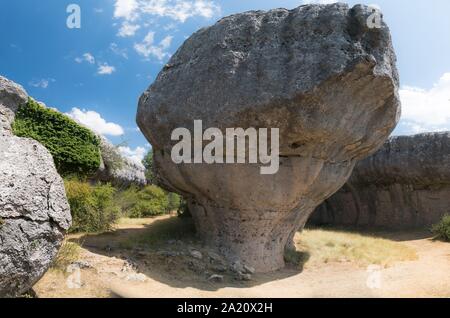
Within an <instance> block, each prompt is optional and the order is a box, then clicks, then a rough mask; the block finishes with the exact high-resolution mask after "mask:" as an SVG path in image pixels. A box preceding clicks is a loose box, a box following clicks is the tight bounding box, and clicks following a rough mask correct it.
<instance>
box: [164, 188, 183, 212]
mask: <svg viewBox="0 0 450 318" xmlns="http://www.w3.org/2000/svg"><path fill="white" fill-rule="evenodd" d="M167 200H168V201H169V205H168V207H167V209H168V210H169V212H172V211H178V209H179V208H180V205H181V197H180V196H179V195H178V194H176V193H173V192H169V193H167Z"/></svg>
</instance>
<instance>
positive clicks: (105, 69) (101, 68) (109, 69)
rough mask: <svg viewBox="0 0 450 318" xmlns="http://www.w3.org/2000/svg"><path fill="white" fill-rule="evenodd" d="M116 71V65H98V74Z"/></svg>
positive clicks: (108, 73)
mask: <svg viewBox="0 0 450 318" xmlns="http://www.w3.org/2000/svg"><path fill="white" fill-rule="evenodd" d="M115 71H116V68H115V67H114V66H111V65H108V63H103V64H100V65H99V66H98V69H97V74H99V75H111V74H112V73H114V72H115Z"/></svg>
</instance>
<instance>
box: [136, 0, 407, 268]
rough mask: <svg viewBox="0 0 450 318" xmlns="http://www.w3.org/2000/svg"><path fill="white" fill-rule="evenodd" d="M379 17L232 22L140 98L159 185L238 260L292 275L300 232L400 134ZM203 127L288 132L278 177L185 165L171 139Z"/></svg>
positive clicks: (298, 14)
mask: <svg viewBox="0 0 450 318" xmlns="http://www.w3.org/2000/svg"><path fill="white" fill-rule="evenodd" d="M372 14H373V9H372V8H369V7H366V6H361V5H357V6H355V7H353V8H350V7H348V5H346V4H342V3H337V4H331V5H305V6H300V7H298V8H296V9H293V10H286V9H275V10H271V11H268V12H263V11H251V12H245V13H242V14H236V15H232V16H229V17H226V18H223V19H221V20H220V21H219V22H217V23H216V24H215V25H213V26H211V27H209V28H204V29H201V30H199V31H198V32H196V33H194V34H193V35H192V36H191V37H190V38H189V39H188V40H187V41H186V42H185V43H184V44H183V45H182V46H181V48H180V49H179V50H178V51H177V52H176V53H175V54H174V55H173V57H172V58H171V60H170V61H169V63H168V64H167V65H166V66H165V67H164V69H163V70H162V71H161V73H160V74H159V75H158V77H157V79H156V81H155V82H154V83H153V84H152V85H151V86H150V88H149V89H148V90H147V91H146V92H145V93H144V94H143V95H142V97H141V98H140V101H139V108H138V114H137V122H138V125H139V127H140V129H141V131H142V132H143V133H144V135H145V136H146V137H147V139H148V140H149V141H150V143H151V144H152V146H153V147H154V148H153V149H154V165H155V170H156V172H157V175H156V178H157V179H159V181H160V184H161V185H162V186H163V187H165V188H166V189H168V190H172V191H175V192H178V193H180V194H183V195H184V196H185V197H187V198H188V199H189V200H188V202H189V209H190V211H191V213H192V216H193V218H194V221H195V224H196V228H197V230H198V232H199V233H200V234H201V235H202V237H203V239H204V241H205V243H206V244H208V245H209V246H210V247H212V248H213V249H216V250H217V251H219V252H220V253H221V254H222V255H223V256H224V257H225V258H226V259H227V260H228V261H229V262H239V263H241V264H244V265H247V266H250V267H253V268H254V269H255V270H256V271H257V272H268V271H272V270H276V269H279V268H281V267H283V266H284V249H285V246H286V245H288V244H289V242H291V241H292V237H293V235H294V234H295V232H296V231H297V229H299V228H301V227H303V225H304V224H305V222H306V220H307V218H308V217H309V216H310V214H311V213H312V212H313V210H314V208H315V207H316V206H317V205H318V204H320V203H321V202H322V201H323V200H324V199H325V198H327V197H329V196H330V195H332V194H333V193H334V192H336V191H337V190H338V189H339V188H341V187H342V185H343V184H344V183H345V182H346V181H347V179H348V177H349V176H350V175H351V172H352V170H353V167H354V165H355V163H356V162H357V161H358V160H360V159H362V158H365V157H366V156H368V155H370V154H371V153H373V152H375V151H376V150H377V149H379V148H380V147H381V146H382V145H383V143H384V141H385V140H386V138H387V137H388V136H389V135H390V133H391V132H392V130H393V129H394V127H395V126H396V123H397V121H398V119H399V114H400V103H399V98H398V74H397V70H396V66H395V63H396V57H395V54H394V50H393V47H392V43H391V37H390V34H389V29H388V27H387V26H386V24H384V22H382V23H381V25H380V27H379V28H376V27H375V28H370V27H369V25H368V23H367V21H368V20H369V17H370V16H371V15H372ZM194 120H202V122H203V127H204V129H206V128H211V127H214V128H218V129H219V130H220V131H221V132H222V133H223V134H225V131H226V128H243V129H244V130H245V129H248V128H251V127H256V128H268V129H271V128H279V133H280V140H279V142H280V147H279V148H280V169H279V171H278V173H276V174H274V175H261V174H260V168H261V166H264V164H262V163H261V162H260V163H257V164H219V163H216V164H206V163H198V164H189V163H183V164H175V163H174V162H173V161H172V159H171V151H172V147H173V146H174V145H175V143H176V141H173V140H171V134H172V132H173V131H174V129H176V128H179V127H184V128H187V129H189V130H190V131H191V132H193V131H194V130H193V125H194ZM247 150H248V147H247ZM247 153H248V152H247ZM235 159H236V154H235ZM235 162H236V160H235Z"/></svg>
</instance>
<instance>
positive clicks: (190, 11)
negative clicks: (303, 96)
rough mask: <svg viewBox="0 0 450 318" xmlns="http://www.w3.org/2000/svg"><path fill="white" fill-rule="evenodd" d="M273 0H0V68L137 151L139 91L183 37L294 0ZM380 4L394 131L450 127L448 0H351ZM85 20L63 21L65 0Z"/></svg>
mask: <svg viewBox="0 0 450 318" xmlns="http://www.w3.org/2000/svg"><path fill="white" fill-rule="evenodd" d="M306 2H332V1H302V0H299V1H291V0H286V1H282V0H281V1H274V0H267V1H263V0H258V1H257V0H223V1H219V0H216V1H213V0H70V1H63V0H40V1H33V0H15V1H1V3H0V30H2V34H1V44H0V74H1V75H3V76H5V77H7V78H10V79H12V80H14V81H16V82H18V83H20V84H22V85H23V86H24V87H25V89H26V90H27V91H28V93H29V94H30V95H31V96H33V97H34V98H35V99H37V100H40V101H43V102H44V103H45V104H47V105H48V106H51V107H55V108H58V109H59V110H60V111H62V112H65V113H69V114H71V116H73V117H74V118H77V119H78V120H81V121H83V122H85V123H86V124H88V125H90V126H92V127H93V128H94V129H97V130H98V131H99V132H101V133H102V134H104V135H105V136H106V137H107V138H108V139H110V140H111V141H112V142H113V143H115V144H119V143H122V144H124V145H126V147H123V148H122V151H123V152H124V153H125V154H127V155H129V156H130V157H132V158H136V159H139V158H140V157H142V155H143V153H144V152H145V151H146V150H147V149H148V144H147V141H146V140H145V138H144V137H143V136H142V134H141V133H140V132H139V131H138V130H137V126H136V123H135V113H136V107H137V100H138V98H139V96H140V94H141V93H142V92H143V91H144V90H145V89H146V88H147V87H148V86H149V85H150V84H151V83H152V81H153V80H154V79H155V77H156V75H157V74H158V72H159V70H160V69H161V67H162V66H163V65H164V63H166V62H167V61H168V59H169V58H170V55H171V54H173V53H174V52H175V51H176V50H177V48H178V47H179V46H180V45H181V44H182V43H183V41H184V40H185V39H186V37H188V36H189V35H191V34H192V33H193V32H195V31H196V30H197V29H199V28H200V27H203V26H207V25H211V24H213V23H214V22H215V21H216V20H218V19H219V18H220V17H222V16H226V15H230V14H233V13H237V12H242V11H247V10H256V9H262V10H266V9H271V8H276V7H285V8H294V7H296V6H298V5H301V4H304V3H306ZM347 2H348V3H349V4H351V5H353V4H356V3H366V4H376V5H378V6H379V7H380V8H381V9H382V11H383V13H384V17H385V20H386V22H387V23H388V24H389V26H390V28H391V32H392V35H393V40H394V45H395V48H396V52H397V56H398V68H399V72H400V78H401V83H402V90H401V97H402V102H403V117H402V121H401V123H400V125H399V127H398V128H397V130H396V132H395V133H396V134H412V133H417V132H422V131H432V130H433V131H437V130H450V54H449V52H450V1H448V0H430V1H423V0H388V1H384V0H372V1H347ZM72 3H74V4H77V5H79V7H80V8H81V28H80V29H69V28H68V27H67V26H66V20H67V17H68V16H69V13H67V12H66V8H67V6H68V5H69V4H72Z"/></svg>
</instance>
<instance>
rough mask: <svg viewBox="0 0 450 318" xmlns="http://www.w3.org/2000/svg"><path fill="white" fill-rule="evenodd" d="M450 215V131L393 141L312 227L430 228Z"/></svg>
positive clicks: (360, 170) (318, 213) (322, 207)
mask: <svg viewBox="0 0 450 318" xmlns="http://www.w3.org/2000/svg"><path fill="white" fill-rule="evenodd" d="M446 213H450V132H442V133H426V134H419V135H415V136H397V137H392V138H390V139H389V140H388V141H387V142H386V143H385V144H384V146H383V147H382V148H381V149H380V150H379V151H378V152H377V153H375V154H374V155H373V156H371V157H369V158H367V159H365V160H363V161H361V162H359V163H358V164H357V166H356V168H355V170H354V172H353V174H352V176H351V178H350V180H349V181H348V182H347V183H346V184H345V186H344V187H343V188H342V189H341V190H340V191H339V192H337V193H336V194H335V195H333V196H332V197H331V198H329V199H328V200H326V201H325V202H324V203H323V204H322V205H320V206H319V207H318V208H317V210H316V212H314V214H313V215H312V217H311V220H310V223H311V224H315V225H319V224H332V225H344V226H364V227H383V228H390V229H406V228H425V229H428V228H430V226H431V225H432V224H434V223H437V222H438V221H439V220H440V219H441V218H442V216H444V215H445V214H446Z"/></svg>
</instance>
